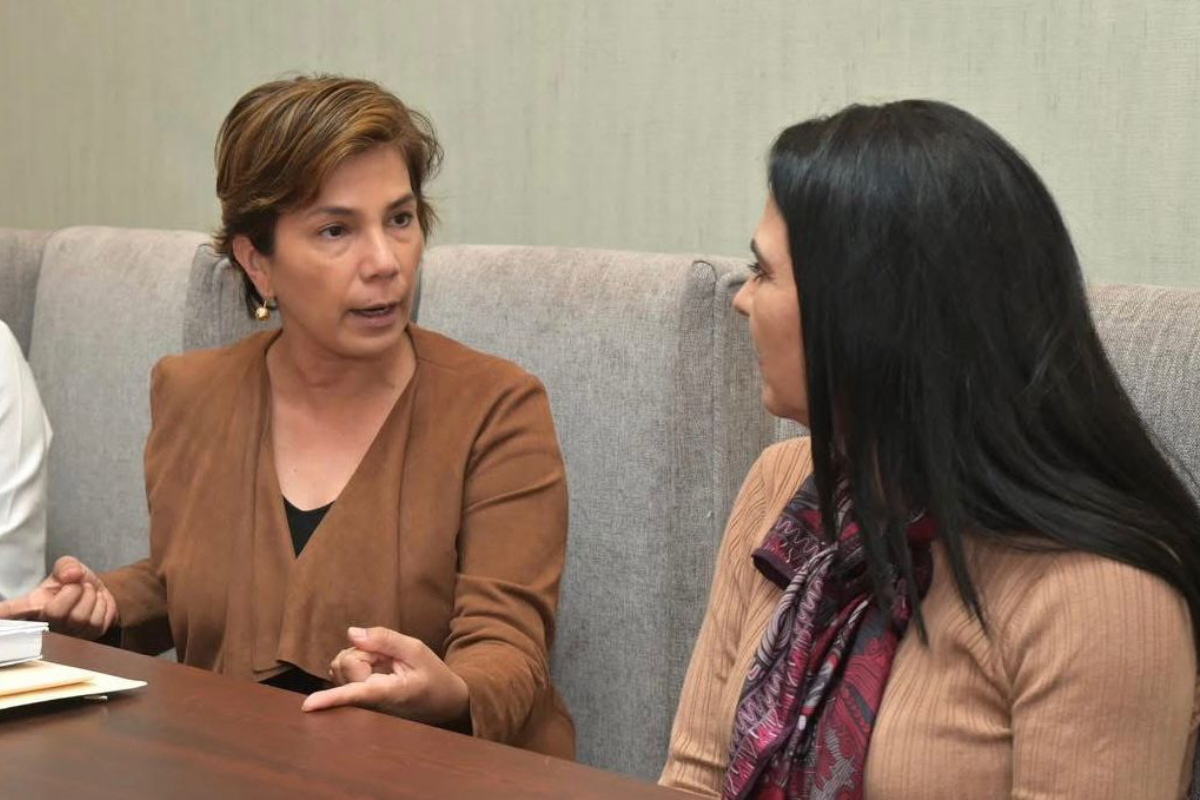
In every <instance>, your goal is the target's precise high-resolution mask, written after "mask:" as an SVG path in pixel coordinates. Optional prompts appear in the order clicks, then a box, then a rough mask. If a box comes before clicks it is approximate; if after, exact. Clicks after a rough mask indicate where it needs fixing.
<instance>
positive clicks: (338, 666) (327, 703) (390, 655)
mask: <svg viewBox="0 0 1200 800" xmlns="http://www.w3.org/2000/svg"><path fill="white" fill-rule="evenodd" d="M349 637H350V643H351V644H352V645H353V647H349V648H347V649H345V650H343V651H342V652H340V653H338V654H337V656H336V657H335V658H334V659H333V662H332V663H331V664H330V665H329V677H330V679H331V680H332V681H333V682H334V683H335V684H338V685H337V687H336V688H333V689H326V690H324V691H321V692H316V693H314V694H311V695H309V696H308V698H307V699H306V700H305V701H304V705H303V707H302V708H303V710H305V711H320V710H321V709H323V708H333V707H335V706H361V707H363V708H373V709H375V710H377V711H383V712H385V713H388V714H394V715H396V716H398V717H404V718H405V719H411V720H415V721H417V722H425V723H429V724H433V725H447V724H451V723H457V722H461V721H463V720H464V719H466V717H467V715H468V714H469V712H470V692H469V691H468V689H467V684H466V682H465V681H463V679H462V678H460V677H458V675H456V674H454V672H453V671H452V670H451V669H450V668H449V667H447V666H446V664H445V662H443V661H442V660H441V659H440V658H438V657H437V655H436V654H435V653H434V652H433V651H432V650H430V649H429V648H428V647H427V646H426V645H425V643H424V642H422V641H421V640H420V639H414V638H412V637H411V636H405V635H403V634H401V633H397V632H396V631H393V630H389V629H387V628H369V629H363V628H351V629H350V631H349Z"/></svg>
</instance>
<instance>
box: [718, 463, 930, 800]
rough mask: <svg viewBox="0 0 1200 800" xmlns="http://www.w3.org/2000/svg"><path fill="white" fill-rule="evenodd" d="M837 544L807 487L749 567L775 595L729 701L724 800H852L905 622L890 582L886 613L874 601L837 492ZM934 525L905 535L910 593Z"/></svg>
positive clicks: (898, 587) (919, 523) (921, 573)
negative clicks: (738, 692)
mask: <svg viewBox="0 0 1200 800" xmlns="http://www.w3.org/2000/svg"><path fill="white" fill-rule="evenodd" d="M838 498H839V499H838V512H837V515H836V516H837V526H838V531H837V537H836V539H834V540H831V539H830V537H828V536H827V535H826V534H825V531H824V529H823V526H822V524H821V511H820V508H819V507H818V500H817V492H816V481H815V480H814V479H813V478H809V479H808V481H806V482H805V483H804V485H803V486H801V487H800V490H799V491H798V492H797V493H796V496H795V497H793V498H792V500H791V501H790V502H789V503H788V505H787V507H785V508H784V510H783V513H782V514H781V515H780V517H779V519H778V521H776V523H775V527H774V528H773V529H772V530H771V533H770V534H769V535H768V536H767V538H766V541H765V542H764V543H763V545H762V547H760V548H759V549H758V550H756V551H755V552H754V562H755V565H756V566H757V567H758V570H759V571H760V572H762V573H763V575H765V576H766V577H767V578H768V579H770V580H771V581H773V582H774V583H776V584H778V585H779V586H780V587H781V588H783V589H784V593H783V597H782V598H781V599H780V601H779V605H778V606H777V607H776V609H775V613H774V615H773V616H772V618H771V622H770V624H769V625H768V626H767V630H766V633H765V634H764V635H763V640H762V643H761V644H760V645H759V647H758V650H757V652H756V653H755V656H754V663H753V664H752V665H751V667H750V672H749V674H748V675H747V677H746V685H745V688H744V689H743V690H742V698H741V700H740V701H739V703H738V709H737V717H736V720H735V722H734V732H733V742H732V745H731V748H730V756H729V769H728V771H727V772H726V775H725V787H724V792H723V795H722V796H723V797H724V798H726V799H727V800H728V799H729V798H736V800H742V798H749V797H754V798H767V799H768V800H784V799H785V798H786V799H787V800H861V798H862V796H863V773H864V772H865V770H866V762H867V746H868V744H869V743H870V740H871V729H872V728H873V727H874V725H875V718H876V715H877V714H878V713H879V704H880V701H881V700H882V698H883V690H884V687H885V686H886V685H887V681H888V676H889V674H890V673H891V669H892V659H893V658H894V657H895V654H896V647H897V645H898V644H899V642H900V638H901V637H902V636H903V634H904V630H905V628H906V627H907V625H908V620H909V618H910V617H911V615H912V608H911V607H910V603H909V602H908V601H907V600H906V599H905V597H906V591H905V589H906V587H905V585H904V581H903V580H902V579H900V578H896V579H895V580H894V581H893V588H894V589H895V596H896V597H897V602H896V603H895V610H894V611H893V613H892V614H891V615H889V614H887V613H886V612H884V611H883V610H882V609H881V608H880V607H879V606H878V605H877V604H876V603H875V602H874V593H873V591H872V586H871V580H870V578H869V576H868V573H867V567H866V554H865V552H864V549H863V541H862V535H861V532H860V530H859V525H858V522H857V521H856V520H855V517H854V514H853V511H852V509H851V507H850V501H849V497H848V492H846V491H845V490H844V487H843V489H842V490H840V491H839V492H838ZM935 532H936V531H935V527H934V525H933V523H932V520H931V519H930V518H928V517H918V518H917V519H916V520H915V521H914V522H913V523H912V524H911V525H910V526H909V530H908V537H909V543H910V547H911V548H912V554H913V564H914V568H915V575H916V577H917V583H918V587H917V588H918V596H923V595H924V594H925V591H926V590H927V589H928V588H929V580H930V577H931V575H932V566H931V558H930V552H929V543H930V542H931V541H932V539H933V537H934V534H935Z"/></svg>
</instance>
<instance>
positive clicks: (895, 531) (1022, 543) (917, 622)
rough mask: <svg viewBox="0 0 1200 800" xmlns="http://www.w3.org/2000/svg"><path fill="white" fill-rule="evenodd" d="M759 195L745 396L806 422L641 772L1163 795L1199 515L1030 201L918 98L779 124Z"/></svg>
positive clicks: (669, 778) (972, 124)
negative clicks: (752, 373)
mask: <svg viewBox="0 0 1200 800" xmlns="http://www.w3.org/2000/svg"><path fill="white" fill-rule="evenodd" d="M769 185H770V196H769V198H768V201H767V206H766V211H765V214H764V216H763V219H762V222H761V223H760V224H759V226H758V229H757V231H756V233H755V236H754V241H753V245H752V247H753V250H754V252H755V256H756V260H757V263H756V264H755V265H754V268H753V269H754V277H753V279H752V280H751V281H750V282H748V283H747V284H746V286H745V287H744V288H743V289H742V290H741V291H740V292H739V294H738V296H737V298H736V300H735V306H736V308H737V309H738V310H739V311H740V312H742V313H743V314H745V315H746V316H747V317H748V318H749V324H750V330H751V334H752V336H753V339H754V343H755V349H756V351H757V354H758V357H759V362H760V366H761V371H762V376H763V384H764V389H763V399H764V402H765V404H766V406H767V408H768V409H769V410H770V411H771V412H772V413H774V414H777V415H779V416H783V417H788V418H791V419H794V420H797V421H799V422H801V423H802V424H804V425H806V426H808V429H809V431H810V436H808V437H805V438H802V439H797V440H792V441H788V442H784V443H782V444H779V445H776V446H774V447H772V448H770V449H768V450H767V451H766V452H765V453H764V454H763V455H762V456H761V457H760V459H759V461H758V462H757V464H756V465H755V467H754V468H753V470H752V471H751V473H750V475H749V477H748V478H747V479H746V482H745V485H744V486H743V489H742V492H741V494H740V496H739V498H738V501H737V503H736V505H735V508H734V511H733V514H732V516H731V518H730V521H729V527H728V530H727V532H726V536H725V541H724V543H723V545H722V549H721V553H720V556H719V560H718V564H717V573H716V577H715V579H714V585H713V590H712V595H711V598H710V603H709V608H708V612H707V615H706V618H705V621H704V625H703V628H702V630H701V633H700V637H699V640H698V642H697V644H696V649H695V652H694V654H693V657H692V664H691V667H690V669H689V672H688V676H687V680H686V683H685V684H684V688H683V695H682V699H681V702H680V707H679V711H678V714H677V717H676V720H675V727H674V730H673V733H672V738H671V747H670V754H669V759H668V762H667V765H666V768H665V770H664V773H663V778H662V781H663V783H666V784H669V785H673V786H678V787H682V788H686V789H690V790H692V791H696V792H700V793H704V794H712V795H715V794H718V793H720V794H722V795H723V796H724V797H734V798H742V797H771V798H784V797H787V798H838V799H839V800H840V799H842V798H863V797H866V798H886V800H907V799H908V798H922V799H926V800H932V799H933V798H954V799H955V800H958V798H963V797H970V798H1008V797H1014V798H1067V797H1071V798H1076V797H1077V798H1089V800H1103V799H1107V798H1114V799H1115V798H1123V799H1124V798H1134V797H1136V798H1173V797H1182V796H1183V794H1184V792H1186V790H1187V786H1188V782H1189V780H1190V776H1191V764H1192V754H1193V752H1194V749H1195V744H1196V727H1197V716H1198V708H1200V682H1198V680H1197V642H1198V641H1200V636H1198V633H1197V630H1198V629H1197V625H1198V623H1200V509H1198V508H1197V504H1196V500H1195V499H1194V497H1193V495H1192V494H1190V493H1189V487H1188V485H1187V484H1186V483H1185V481H1184V479H1181V477H1180V476H1179V475H1177V473H1176V472H1175V471H1174V470H1173V469H1172V465H1171V463H1170V461H1169V459H1168V456H1166V455H1164V452H1163V451H1162V450H1161V449H1160V448H1159V447H1158V446H1157V445H1156V443H1155V441H1154V440H1153V438H1152V436H1151V435H1150V434H1149V433H1148V432H1147V430H1146V427H1145V426H1144V424H1143V422H1142V420H1141V419H1140V418H1139V416H1138V414H1137V412H1136V411H1135V409H1134V407H1133V404H1132V403H1131V402H1130V400H1129V398H1128V396H1127V395H1126V393H1125V391H1124V390H1123V389H1122V387H1121V384H1120V382H1119V380H1118V379H1117V376H1116V374H1115V372H1114V371H1113V368H1112V366H1111V365H1110V363H1109V361H1108V359H1107V357H1106V356H1105V353H1104V350H1103V347H1102V346H1101V343H1100V340H1099V338H1098V336H1097V334H1096V331H1095V328H1094V326H1093V323H1092V320H1091V316H1090V313H1089V310H1088V306H1087V301H1086V297H1085V292H1084V284H1083V280H1082V277H1081V273H1080V268H1079V264H1078V260H1077V258H1076V256H1075V252H1074V249H1073V247H1072V245H1071V241H1070V237H1069V236H1068V234H1067V231H1066V228H1065V226H1064V224H1063V221H1062V218H1061V216H1060V215H1059V212H1058V209H1057V208H1056V206H1055V204H1054V201H1053V199H1052V198H1051V196H1050V194H1049V192H1048V191H1047V190H1046V188H1045V187H1044V185H1043V184H1042V182H1041V181H1040V180H1039V179H1038V177H1037V175H1036V174H1035V173H1034V172H1033V170H1032V169H1031V168H1030V167H1029V165H1028V164H1026V163H1025V161H1024V160H1022V158H1021V157H1020V156H1019V155H1018V154H1017V153H1016V152H1015V151H1014V150H1013V149H1012V147H1011V146H1010V145H1008V144H1007V143H1006V142H1005V141H1004V140H1003V139H1002V138H1001V137H1000V136H999V135H998V134H996V133H995V132H994V131H992V130H991V129H990V128H988V127H987V126H986V125H985V124H983V123H982V122H980V121H979V120H977V119H975V118H974V117H972V116H971V115H969V114H967V113H965V112H963V111H961V110H959V109H956V108H954V107H952V106H948V105H945V104H941V103H936V102H927V101H906V102H899V103H891V104H887V105H882V106H876V107H865V106H851V107H849V108H847V109H845V110H843V111H841V112H840V113H838V114H835V115H834V116H832V117H828V118H821V119H815V120H811V121H808V122H804V123H801V124H799V125H796V126H794V127H791V128H789V129H787V130H785V131H784V132H783V134H782V135H780V137H779V139H778V140H777V141H776V142H775V145H774V147H773V148H772V151H771V156H770V167H769ZM1193 488H1194V487H1193Z"/></svg>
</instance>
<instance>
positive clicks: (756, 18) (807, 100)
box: [0, 0, 1200, 285]
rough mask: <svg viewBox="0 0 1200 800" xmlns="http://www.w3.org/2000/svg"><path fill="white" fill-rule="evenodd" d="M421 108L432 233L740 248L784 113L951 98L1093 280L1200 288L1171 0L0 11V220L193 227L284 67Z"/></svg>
mask: <svg viewBox="0 0 1200 800" xmlns="http://www.w3.org/2000/svg"><path fill="white" fill-rule="evenodd" d="M291 70H302V71H313V70H322V71H335V72H345V73H350V74H356V75H364V76H369V77H372V78H375V79H377V80H379V81H381V82H382V83H384V84H385V85H387V86H389V87H390V88H392V89H394V90H395V91H396V92H397V93H399V94H400V95H401V96H402V97H404V98H405V99H406V100H407V101H409V102H410V103H411V104H413V105H415V106H417V107H420V108H423V109H424V110H426V111H428V112H429V113H430V114H431V116H432V117H433V118H434V121H435V123H436V124H437V127H438V130H439V131H440V133H441V135H442V138H443V140H444V143H445V146H446V153H447V159H446V168H445V170H444V172H443V175H442V177H441V178H440V179H439V180H438V181H437V182H436V183H435V184H434V186H433V190H434V193H435V195H436V196H438V197H440V198H441V200H442V208H443V212H444V213H443V218H444V220H445V225H444V227H443V228H442V230H441V232H440V235H439V237H438V238H439V240H440V241H444V242H445V241H453V242H494V243H501V242H506V243H533V244H574V245H585V246H601V247H614V248H623V249H645V250H660V251H696V252H707V253H719V254H741V253H743V252H744V250H745V243H746V242H747V240H748V239H749V235H750V232H751V229H752V227H753V224H754V221H755V219H756V218H757V214H758V212H759V209H760V207H761V203H762V199H763V191H764V188H763V159H764V153H765V150H766V148H767V146H768V144H769V142H770V140H771V138H772V136H773V134H774V133H776V132H777V131H778V130H779V129H780V128H781V127H783V126H784V125H786V124H788V123H791V122H794V121H796V120H799V119H801V118H803V117H806V116H809V115H812V114H815V113H818V112H828V111H832V110H835V109H837V108H838V107H840V106H841V105H843V104H845V103H846V102H849V101H852V100H868V101H870V100H881V99H889V98H897V97H904V96H917V95H920V96H927V97H936V98H941V99H946V100H949V101H952V102H955V103H958V104H961V105H963V106H965V107H966V108H968V109H969V110H971V111H973V112H974V113H976V114H978V115H980V116H981V117H983V118H984V119H985V120H987V121H988V122H989V123H991V124H992V125H994V126H995V127H996V128H998V129H999V130H1000V131H1001V132H1002V133H1004V134H1005V135H1007V136H1008V137H1009V138H1010V139H1011V140H1012V141H1013V142H1014V143H1015V144H1016V145H1017V146H1018V147H1019V148H1020V149H1021V150H1022V151H1023V152H1024V153H1025V154H1026V156H1027V157H1028V158H1029V159H1030V160H1031V161H1032V162H1033V164H1034V166H1035V167H1036V168H1037V169H1038V170H1039V171H1040V172H1041V173H1042V175H1043V177H1044V178H1045V179H1046V181H1047V183H1048V184H1049V185H1050V187H1051V190H1052V191H1053V192H1054V193H1055V196H1056V197H1057V198H1058V200H1059V202H1060V203H1061V205H1062V207H1063V210H1064V212H1065V214H1066V217H1067V221H1068V224H1069V225H1070V227H1071V230H1072V231H1073V233H1074V235H1075V237H1076V243H1077V245H1078V247H1079V249H1080V251H1081V254H1082V257H1083V260H1084V264H1085V269H1086V270H1087V271H1088V273H1089V275H1090V276H1091V277H1094V278H1099V279H1106V280H1114V279H1120V280H1130V281H1142V282H1154V283H1167V284H1190V285H1200V257H1198V256H1197V254H1196V250H1197V246H1198V244H1200V2H1197V1H1196V0H1072V2H1057V1H1056V0H957V1H956V2H952V1H950V0H946V1H945V2H938V1H937V0H905V1H904V2H894V1H893V0H824V1H818V0H759V1H758V2H739V3H734V2H716V0H675V1H674V2H672V1H671V0H493V1H492V2H488V0H473V1H472V0H459V1H458V2H453V1H451V2H443V1H439V0H423V2H408V1H407V0H395V1H394V2H385V1H384V0H376V1H375V2H365V1H359V2H354V1H353V0H343V2H318V1H317V0H308V1H307V2H299V1H298V0H256V1H255V2H246V1H245V0H192V1H191V2H187V1H186V0H110V1H109V2H98V1H93V2H89V1H87V0H70V1H69V2H64V1H62V0H36V1H35V0H0V225H3V226H17V227H58V226H63V225H71V224H81V223H99V224H111V225H127V226H150V227H172V228H192V229H200V230H205V229H210V228H211V227H212V226H213V225H214V223H215V221H216V206H215V203H214V201H213V199H212V183H213V175H212V141H213V136H214V134H215V132H216V129H217V126H218V124H219V122H220V120H221V118H222V116H223V115H224V113H225V112H226V110H227V109H228V108H229V106H230V105H231V104H232V103H233V101H234V100H235V99H236V98H237V96H238V95H239V94H240V93H241V92H242V91H244V90H245V89H247V88H249V87H250V86H252V85H254V84H256V83H258V82H261V81H263V80H265V79H269V78H272V77H275V76H278V75H280V74H281V73H284V72H286V71H291Z"/></svg>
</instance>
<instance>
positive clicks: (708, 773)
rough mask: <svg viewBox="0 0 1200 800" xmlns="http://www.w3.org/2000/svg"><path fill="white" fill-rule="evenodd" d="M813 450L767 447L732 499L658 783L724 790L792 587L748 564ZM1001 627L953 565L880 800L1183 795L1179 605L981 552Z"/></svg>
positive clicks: (896, 725) (1031, 558)
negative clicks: (981, 615)
mask: <svg viewBox="0 0 1200 800" xmlns="http://www.w3.org/2000/svg"><path fill="white" fill-rule="evenodd" d="M811 468H812V467H811V461H810V456H809V447H808V440H807V439H796V440H792V441H788V442H784V443H782V444H779V445H775V446H774V447H772V448H770V449H768V450H767V451H766V452H764V453H763V455H762V456H761V457H760V458H759V460H758V462H757V463H756V464H755V465H754V468H753V469H752V470H751V472H750V475H749V476H748V477H747V478H746V482H745V484H744V486H743V487H742V491H741V494H740V495H739V497H738V500H737V503H736V504H735V507H734V510H733V514H732V515H731V517H730V520H729V527H728V529H727V531H726V534H725V541H724V543H723V544H722V546H721V553H720V555H719V557H718V563H717V570H716V577H715V578H714V581H713V588H712V594H711V597H710V600H709V606H708V612H707V615H706V616H705V620H704V625H703V627H702V628H701V631H700V637H699V639H698V641H697V642H696V649H695V652H694V653H693V655H692V663H691V666H690V668H689V669H688V675H687V680H686V681H685V683H684V686H683V695H682V697H681V699H680V704H679V710H678V713H677V715H676V718H675V726H674V729H673V731H672V734H671V744H670V752H669V756H668V760H667V764H666V767H665V768H664V770H663V774H662V778H661V782H662V783H663V784H666V785H669V786H674V787H678V788H682V789H687V790H690V791H693V792H696V793H698V794H704V795H716V794H719V793H720V786H721V781H722V779H723V776H724V771H725V765H726V759H727V756H728V748H729V739H730V735H731V733H732V730H733V718H734V712H735V710H736V707H737V701H738V695H739V693H740V692H741V689H742V684H743V682H744V680H745V676H746V672H747V669H748V668H749V664H750V661H751V659H752V657H753V655H754V650H755V648H756V647H757V646H758V643H759V640H760V639H761V637H762V633H763V630H764V628H765V626H766V624H767V621H768V619H769V617H770V615H771V613H772V611H774V609H775V606H776V603H777V602H778V600H779V596H780V593H781V590H780V589H778V588H777V587H776V586H775V585H774V584H773V583H771V582H770V581H768V580H767V579H766V578H764V577H763V576H762V575H761V574H759V572H758V571H757V570H756V569H755V567H754V564H753V563H752V561H751V557H750V556H751V552H752V551H753V550H754V549H755V548H756V547H757V546H758V545H759V544H760V543H761V542H762V540H763V538H764V536H765V535H766V533H767V532H768V531H769V530H770V528H771V526H772V524H773V523H774V522H775V520H776V518H777V517H778V516H779V514H780V512H781V511H782V510H783V507H784V505H786V503H787V501H788V500H790V499H791V497H792V495H793V494H794V493H795V492H796V490H797V489H798V488H799V486H800V484H801V483H802V482H803V481H804V480H805V479H806V478H807V477H808V475H809V473H810V472H811ZM967 547H968V550H967V553H968V560H969V561H968V563H969V566H970V568H971V570H972V577H973V579H974V581H975V582H976V585H977V587H978V589H979V591H980V594H981V596H982V598H983V602H984V605H985V612H986V613H987V614H988V615H989V619H990V621H991V623H992V626H993V629H994V630H993V631H992V633H991V635H990V637H989V636H988V635H985V634H984V632H983V631H982V629H981V627H980V626H979V624H978V623H977V622H976V621H975V620H974V619H973V618H972V617H971V616H970V615H969V614H968V613H967V611H966V610H965V609H964V608H963V605H962V603H961V601H960V600H959V597H958V595H957V593H956V590H955V587H954V581H953V577H952V576H951V575H950V574H949V570H948V568H947V565H946V561H945V557H944V554H943V553H942V552H940V550H939V548H937V547H935V548H934V577H933V583H932V585H931V586H930V589H929V593H928V595H926V598H925V600H924V603H923V605H922V609H923V612H924V614H925V621H926V625H927V626H928V630H929V637H930V640H929V645H928V646H925V645H923V644H922V643H921V641H920V639H919V638H918V636H917V634H916V630H915V626H913V627H912V628H910V629H909V631H908V633H907V634H906V635H905V637H904V639H903V640H902V641H901V644H900V649H899V651H898V652H897V654H896V660H895V663H894V664H893V672H892V676H891V679H890V681H889V683H888V686H887V690H886V692H885V693H884V697H883V703H882V706H881V707H880V710H879V718H878V720H877V722H876V727H875V731H874V734H873V736H872V739H871V747H870V752H869V755H868V758H867V768H866V792H865V796H866V798H867V799H868V800H918V799H919V800H962V798H971V799H972V800H990V799H991V798H996V800H999V799H1000V798H1010V797H1011V798H1020V800H1049V799H1050V798H1054V799H1055V800H1062V799H1065V798H1079V799H1080V800H1083V799H1084V798H1086V799H1087V800H1118V798H1119V800H1133V799H1134V798H1137V799H1138V800H1158V799H1159V798H1163V799H1164V800H1165V799H1166V798H1181V797H1183V796H1184V794H1185V792H1186V789H1187V785H1188V782H1189V779H1190V776H1191V764H1192V754H1193V751H1194V749H1195V746H1196V728H1197V721H1198V719H1200V681H1198V680H1197V663H1196V657H1195V648H1194V646H1193V641H1192V631H1191V623H1190V621H1189V616H1188V612H1187V608H1186V606H1185V604H1184V602H1183V599H1182V598H1181V597H1180V596H1179V595H1178V594H1177V593H1176V592H1175V591H1173V590H1172V589H1170V588H1169V587H1168V586H1167V585H1166V584H1165V583H1164V582H1162V581H1161V580H1159V579H1158V578H1155V577H1153V576H1151V575H1149V574H1148V573H1145V572H1142V571H1140V570H1137V569H1133V568H1131V567H1128V566H1124V565H1122V564H1118V563H1117V562H1114V561H1110V560H1107V559H1104V558H1100V557H1096V556H1091V555H1085V554H1081V553H1075V552H1068V553H1040V554H1038V553H1027V552H1025V553H1022V552H1015V551H1012V550H1008V549H1002V548H1000V547H997V546H995V545H987V544H983V543H978V542H968V544H967Z"/></svg>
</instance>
